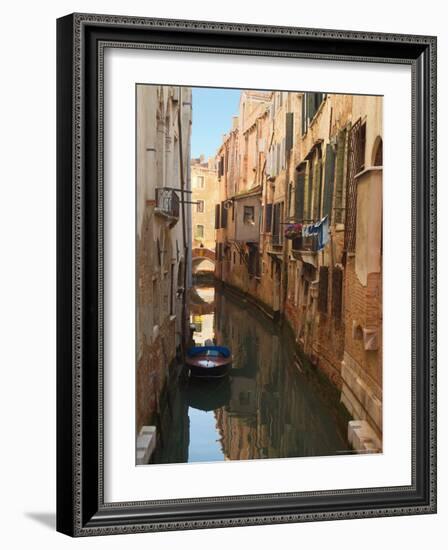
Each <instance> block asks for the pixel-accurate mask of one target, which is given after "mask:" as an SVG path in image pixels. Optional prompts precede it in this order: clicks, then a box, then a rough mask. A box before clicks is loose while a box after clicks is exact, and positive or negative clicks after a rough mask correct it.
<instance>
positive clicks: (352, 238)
mask: <svg viewBox="0 0 448 550" xmlns="http://www.w3.org/2000/svg"><path fill="white" fill-rule="evenodd" d="M365 153H366V125H365V123H364V124H362V123H361V120H358V121H357V122H356V124H354V125H353V126H352V129H351V130H350V136H349V155H348V177H347V191H346V198H345V236H344V237H345V239H344V240H345V242H344V248H345V250H346V251H347V252H354V251H355V247H356V208H357V204H356V203H357V180H356V175H357V174H359V173H360V172H362V170H364V167H365Z"/></svg>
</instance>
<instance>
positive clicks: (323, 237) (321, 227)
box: [314, 216, 329, 250]
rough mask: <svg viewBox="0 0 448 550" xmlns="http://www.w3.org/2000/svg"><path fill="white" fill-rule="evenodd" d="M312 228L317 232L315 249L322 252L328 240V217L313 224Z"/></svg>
mask: <svg viewBox="0 0 448 550" xmlns="http://www.w3.org/2000/svg"><path fill="white" fill-rule="evenodd" d="M314 227H315V229H316V230H317V241H318V243H317V249H318V250H322V248H324V246H325V245H326V244H327V243H328V240H329V232H328V216H325V217H324V218H322V219H321V220H320V221H319V222H317V223H315V224H314Z"/></svg>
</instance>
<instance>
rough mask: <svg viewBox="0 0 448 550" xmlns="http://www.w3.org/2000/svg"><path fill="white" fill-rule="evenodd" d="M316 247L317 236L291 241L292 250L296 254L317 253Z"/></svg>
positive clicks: (317, 242)
mask: <svg viewBox="0 0 448 550" xmlns="http://www.w3.org/2000/svg"><path fill="white" fill-rule="evenodd" d="M318 245H319V240H318V235H309V236H308V237H304V236H301V237H296V238H295V239H292V249H293V250H294V251H297V252H299V251H302V252H317V250H318V247H319V246H318Z"/></svg>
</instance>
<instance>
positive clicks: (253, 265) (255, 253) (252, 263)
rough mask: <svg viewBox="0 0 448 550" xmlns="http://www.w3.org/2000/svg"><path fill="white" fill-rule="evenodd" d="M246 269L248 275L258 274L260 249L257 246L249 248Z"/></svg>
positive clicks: (254, 275) (257, 275)
mask: <svg viewBox="0 0 448 550" xmlns="http://www.w3.org/2000/svg"><path fill="white" fill-rule="evenodd" d="M248 271H249V276H250V277H259V276H260V251H259V249H258V247H257V246H251V247H250V248H249V258H248Z"/></svg>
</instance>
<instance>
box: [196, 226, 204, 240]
mask: <svg viewBox="0 0 448 550" xmlns="http://www.w3.org/2000/svg"><path fill="white" fill-rule="evenodd" d="M194 238H195V239H197V240H200V239H203V238H204V226H203V225H199V224H198V225H196V228H195V232H194Z"/></svg>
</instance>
